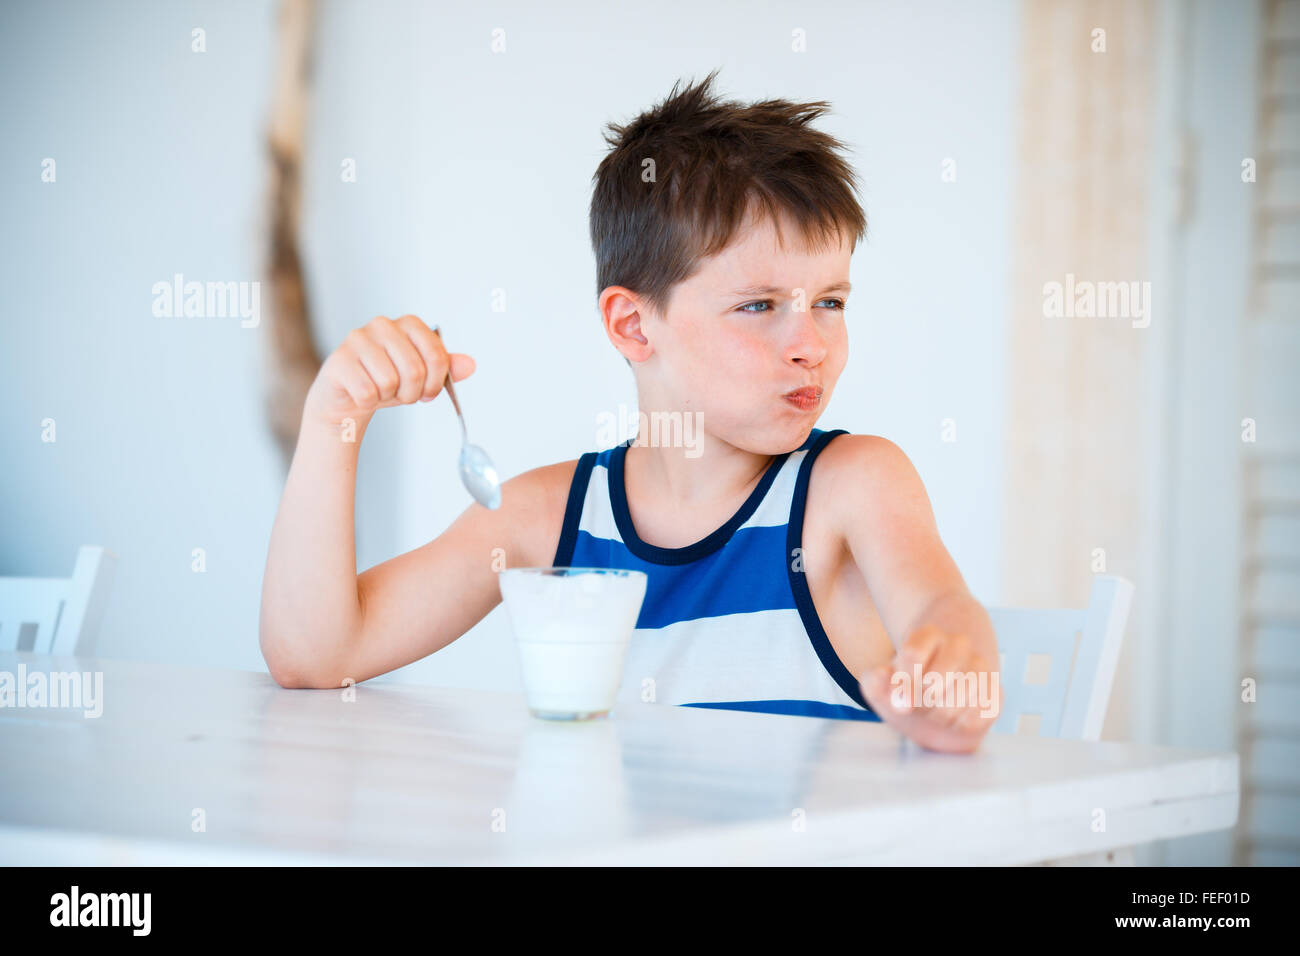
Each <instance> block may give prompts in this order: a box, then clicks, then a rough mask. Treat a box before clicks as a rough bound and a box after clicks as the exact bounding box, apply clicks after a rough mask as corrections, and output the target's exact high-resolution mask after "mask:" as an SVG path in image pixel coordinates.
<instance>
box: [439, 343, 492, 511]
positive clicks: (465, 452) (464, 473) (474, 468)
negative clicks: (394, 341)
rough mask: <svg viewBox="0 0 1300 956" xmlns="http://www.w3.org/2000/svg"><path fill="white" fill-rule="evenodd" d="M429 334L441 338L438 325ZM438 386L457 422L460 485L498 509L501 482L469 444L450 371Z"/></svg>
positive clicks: (484, 456) (485, 457) (485, 504)
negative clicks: (444, 394)
mask: <svg viewBox="0 0 1300 956" xmlns="http://www.w3.org/2000/svg"><path fill="white" fill-rule="evenodd" d="M433 331H434V332H435V333H437V336H438V338H439V339H441V338H442V332H441V331H439V329H438V326H436V325H435V326H433ZM442 387H443V388H444V389H446V391H447V395H448V396H450V398H451V404H452V405H453V406H454V407H455V409H456V417H457V418H458V419H460V482H461V484H463V485H464V486H465V490H466V491H468V492H469V493H470V494H471V495H472V496H473V497H474V500H475V501H477V502H478V503H479V504H481V505H482V506H483V507H485V508H491V509H493V510H495V509H497V508H500V507H501V479H500V478H499V477H498V476H497V470H496V466H495V465H493V464H492V459H491V458H489V457H488V455H487V452H485V451H484V450H483V449H482V448H479V447H478V445H471V444H470V443H469V432H468V430H467V429H466V428H465V416H464V415H463V414H462V413H461V410H460V402H459V401H457V400H456V389H454V388H453V387H452V384H451V369H450V368H449V369H447V378H446V380H444V381H443V383H442Z"/></svg>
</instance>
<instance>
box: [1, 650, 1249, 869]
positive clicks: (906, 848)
mask: <svg viewBox="0 0 1300 956" xmlns="http://www.w3.org/2000/svg"><path fill="white" fill-rule="evenodd" d="M20 663H21V664H23V665H24V666H25V667H26V669H27V672H28V673H29V674H30V673H31V672H32V671H37V670H39V671H42V672H44V673H49V672H72V671H78V672H92V673H93V672H96V671H98V672H102V675H103V676H102V681H103V713H102V715H101V716H100V717H98V718H92V717H86V716H85V715H84V714H83V712H82V711H81V710H79V709H77V710H74V709H67V708H64V709H56V708H51V707H45V708H33V707H23V708H19V707H0V768H3V772H2V773H0V863H5V864H31V863H36V864H51V865H69V864H76V865H82V864H84V865H113V864H190V863H195V864H223V863H235V864H247V863H254V864H256V863H275V864H293V863H310V864H320V863H435V864H436V863H448V864H506V863H508V864H516V863H534V862H538V863H621V864H661V863H705V864H722V863H739V864H749V863H772V864H837V863H869V864H872V865H880V864H930V863H947V864H1023V863H1033V862H1037V861H1046V860H1051V859H1058V858H1065V857H1072V856H1075V855H1079V854H1088V855H1089V858H1092V857H1095V856H1103V857H1104V855H1105V854H1106V851H1109V850H1113V849H1116V848H1124V847H1131V846H1133V845H1136V844H1140V843H1144V842H1146V841H1150V840H1156V839H1162V838H1167V837H1174V836H1181V835H1185V834H1193V833H1203V832H1206V831H1209V830H1216V829H1220V828H1224V827H1230V826H1232V825H1233V824H1234V823H1235V822H1236V819H1237V803H1238V763H1237V755H1236V754H1235V753H1215V752H1207V751H1197V750H1174V749H1168V748H1153V747H1146V746H1135V745H1128V744H1116V743H1093V744H1085V743H1077V742H1072V741H1060V740H1049V739H1039V738H1030V737H1013V736H998V735H994V736H991V737H989V738H988V739H986V740H985V742H984V743H983V744H982V745H981V748H980V750H979V751H978V752H977V753H975V754H973V755H953V754H936V753H931V752H928V751H925V750H922V749H920V748H918V747H917V746H915V745H914V744H912V743H910V742H907V741H905V740H904V739H903V738H901V737H900V736H899V734H898V733H897V732H895V731H894V730H892V729H890V728H889V727H887V726H883V725H880V724H876V723H864V722H858V721H838V720H822V719H818V718H810V717H788V716H779V715H769V714H752V713H741V712H734V711H723V710H706V709H700V708H691V707H671V706H667V705H655V704H638V705H635V706H630V707H624V708H623V709H621V710H617V711H615V712H614V714H613V715H612V716H611V718H610V719H608V720H606V721H598V722H590V723H582V724H563V723H549V722H545V721H541V720H537V719H536V718H533V717H532V716H531V715H529V713H528V712H527V710H526V709H525V707H524V702H523V696H522V694H518V695H515V694H503V693H493V692H487V691H476V690H447V689H442V688H434V687H424V686H415V685H410V684H398V683H385V682H379V681H371V682H368V683H364V684H361V685H358V686H357V687H355V688H354V692H355V700H353V701H347V700H344V696H345V695H344V692H343V691H342V690H285V689H284V688H281V687H279V686H278V685H276V684H275V682H274V681H273V680H271V678H270V677H269V676H268V675H267V674H264V673H252V672H245V671H227V670H199V669H188V668H182V667H175V666H171V665H165V664H160V663H151V662H142V661H129V660H112V659H107V658H71V657H49V656H38V655H33V654H30V653H23V652H13V651H8V652H5V651H0V671H8V672H9V673H11V674H14V675H15V676H16V675H17V674H18V672H19V664H20ZM196 811H201V812H202V817H203V824H204V828H203V829H202V830H199V831H196V829H195V826H194V821H195V820H196V819H198V816H197V815H196ZM1098 811H1102V812H1103V813H1104V830H1100V831H1098V830H1096V829H1094V827H1095V821H1097V820H1099V819H1100V817H1099V816H1098Z"/></svg>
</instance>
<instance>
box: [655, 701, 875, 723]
mask: <svg viewBox="0 0 1300 956" xmlns="http://www.w3.org/2000/svg"><path fill="white" fill-rule="evenodd" d="M680 706H682V707H709V708H712V709H714V710H748V711H752V712H754V713H758V714H792V715H794V716H796V717H826V718H829V719H831V720H874V721H876V722H877V723H880V722H881V720H880V718H879V717H877V716H876V714H875V713H874V712H873V711H872V710H870V709H868V710H859V709H858V708H857V707H850V706H849V705H848V704H828V703H826V702H825V701H820V700H724V701H718V702H716V703H701V704H682V705H680Z"/></svg>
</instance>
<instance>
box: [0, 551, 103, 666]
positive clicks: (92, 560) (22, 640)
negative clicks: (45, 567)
mask: <svg viewBox="0 0 1300 956" xmlns="http://www.w3.org/2000/svg"><path fill="white" fill-rule="evenodd" d="M116 565H117V555H115V554H113V552H111V551H109V550H108V549H106V548H100V547H93V546H91V545H82V547H81V548H80V549H79V550H78V551H77V563H76V566H75V567H73V569H72V577H70V578H0V650H7V651H14V650H17V651H34V652H36V653H38V654H76V655H89V654H93V653H94V651H95V638H96V636H97V634H98V631H99V624H100V621H101V620H102V619H103V617H104V607H105V605H107V603H108V592H109V589H110V588H111V587H112V583H113V571H114V568H115V567H116Z"/></svg>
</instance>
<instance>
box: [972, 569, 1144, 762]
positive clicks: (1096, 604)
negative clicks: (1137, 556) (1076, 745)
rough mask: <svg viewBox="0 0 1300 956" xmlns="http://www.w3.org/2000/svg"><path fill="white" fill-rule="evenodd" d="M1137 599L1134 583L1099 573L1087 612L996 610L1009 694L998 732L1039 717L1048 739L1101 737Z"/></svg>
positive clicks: (995, 623)
mask: <svg viewBox="0 0 1300 956" xmlns="http://www.w3.org/2000/svg"><path fill="white" fill-rule="evenodd" d="M1132 597H1133V585H1132V583H1131V582H1129V581H1127V580H1125V579H1124V578H1121V577H1118V576H1117V575H1112V574H1098V575H1094V576H1093V579H1092V593H1091V595H1090V596H1089V598H1088V606H1087V607H1086V608H1081V609H1076V608H1062V609H1050V610H1037V609H1034V608H989V617H990V618H992V620H993V629H994V630H995V631H996V632H997V635H998V652H999V657H1001V659H1002V670H1001V677H1000V680H1001V682H1002V690H1003V695H1004V699H1003V705H1002V712H1001V714H1000V715H999V716H998V719H997V721H996V722H995V723H994V724H993V732H994V733H1005V734H1014V733H1017V732H1018V730H1019V726H1020V720H1021V717H1022V716H1024V717H1029V718H1033V717H1035V716H1036V717H1037V718H1038V735H1039V736H1040V737H1061V738H1066V739H1070V740H1098V739H1100V737H1101V724H1102V721H1103V720H1104V719H1105V717H1106V705H1107V703H1108V702H1109V701H1110V689H1111V684H1112V682H1113V681H1114V678H1115V665H1116V663H1117V662H1118V661H1119V649H1120V644H1121V643H1122V642H1123V640H1124V625H1125V623H1126V622H1127V620H1128V611H1129V604H1130V602H1131V600H1132ZM1031 665H1032V667H1031ZM1044 669H1045V671H1046V673H1045V674H1044ZM1031 678H1032V679H1033V680H1034V683H1029V680H1030V679H1031Z"/></svg>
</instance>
